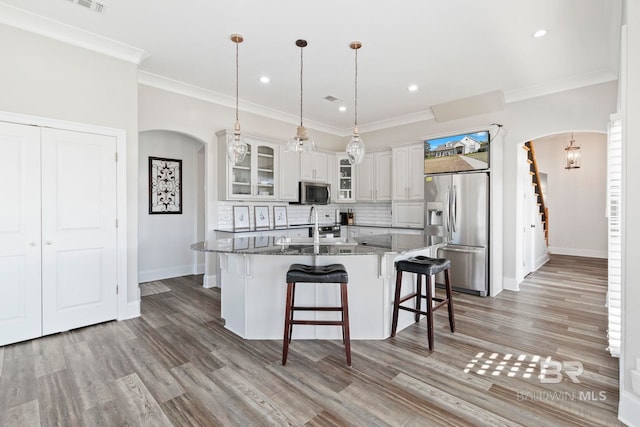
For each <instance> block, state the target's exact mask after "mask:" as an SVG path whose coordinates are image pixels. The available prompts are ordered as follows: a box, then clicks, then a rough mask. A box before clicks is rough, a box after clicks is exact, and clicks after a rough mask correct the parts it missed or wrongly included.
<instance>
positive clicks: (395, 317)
mask: <svg viewBox="0 0 640 427" xmlns="http://www.w3.org/2000/svg"><path fill="white" fill-rule="evenodd" d="M401 287H402V271H401V270H398V272H397V273H396V292H395V296H394V300H393V320H392V323H391V336H392V337H395V336H396V329H397V328H398V311H399V309H400V288H401Z"/></svg>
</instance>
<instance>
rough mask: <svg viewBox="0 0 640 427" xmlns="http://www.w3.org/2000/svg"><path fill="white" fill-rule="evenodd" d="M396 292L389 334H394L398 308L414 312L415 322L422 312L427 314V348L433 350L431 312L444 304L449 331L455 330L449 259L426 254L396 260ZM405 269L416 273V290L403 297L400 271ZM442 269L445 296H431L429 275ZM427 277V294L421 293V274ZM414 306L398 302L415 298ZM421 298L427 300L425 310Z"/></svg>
mask: <svg viewBox="0 0 640 427" xmlns="http://www.w3.org/2000/svg"><path fill="white" fill-rule="evenodd" d="M395 265H396V271H397V273H396V292H395V298H394V300H393V322H392V324H391V336H392V337H395V336H396V329H397V328H398V310H399V309H402V310H407V311H411V312H413V313H415V314H416V317H415V320H416V322H418V321H420V315H421V314H424V315H425V316H427V331H428V335H429V350H433V312H434V311H435V310H436V309H438V308H440V307H442V306H443V305H444V304H446V305H447V308H448V310H449V326H450V327H451V332H455V329H456V325H455V321H454V318H453V300H452V299H451V283H450V282H449V268H450V267H451V261H450V260H448V259H444V258H429V257H426V256H422V255H419V256H415V257H412V258H409V259H405V260H401V261H396V263H395ZM403 271H406V272H408V273H416V274H417V275H418V280H417V285H416V292H414V293H412V294H409V295H406V296H404V297H401V296H400V289H401V288H402V272H403ZM441 271H444V278H445V291H446V298H436V297H434V296H432V291H431V275H433V274H436V273H439V272H441ZM423 275H424V276H426V277H427V286H426V288H427V294H426V295H422V276H423ZM416 297H417V300H416V308H412V307H404V306H402V305H400V304H402V303H403V302H405V301H407V300H409V299H412V298H416ZM422 298H425V299H426V300H427V311H421V310H420V301H421V300H422ZM432 301H435V302H436V303H437V304H436V305H435V306H433V303H432Z"/></svg>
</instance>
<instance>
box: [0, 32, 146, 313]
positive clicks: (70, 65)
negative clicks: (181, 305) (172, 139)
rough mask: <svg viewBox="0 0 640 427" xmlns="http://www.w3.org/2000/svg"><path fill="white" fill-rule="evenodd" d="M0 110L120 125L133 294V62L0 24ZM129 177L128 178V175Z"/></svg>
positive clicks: (132, 296) (133, 297)
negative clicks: (124, 143) (124, 141)
mask: <svg viewBox="0 0 640 427" xmlns="http://www.w3.org/2000/svg"><path fill="white" fill-rule="evenodd" d="M0 63H1V64H3V65H2V66H1V67H0V94H2V95H1V96H0V110H3V111H10V112H14V113H21V114H28V115H32V116H41V117H47V118H53V119H59V120H67V121H73V122H80V123H86V124H92V125H98V126H105V127H112V128H118V129H124V130H125V131H126V134H127V136H126V137H127V152H126V161H127V176H128V177H129V179H128V180H127V182H126V183H122V186H121V184H120V183H119V184H118V190H119V191H121V190H122V191H126V193H127V269H128V271H127V282H128V288H127V299H128V301H129V302H130V303H134V302H135V301H137V300H138V250H137V246H138V230H137V223H138V215H137V206H138V187H137V182H136V177H137V175H138V96H137V95H138V83H137V79H138V74H137V66H136V65H134V64H131V63H128V62H124V61H121V60H118V59H113V58H110V57H107V56H105V55H101V54H98V53H94V52H91V51H89V50H86V49H81V48H77V47H73V46H70V45H68V44H65V43H62V42H58V41H55V40H52V39H49V38H46V37H42V36H39V35H36V34H33V33H29V32H26V31H22V30H18V29H16V28H13V27H10V26H7V25H3V24H0ZM131 177H133V178H131Z"/></svg>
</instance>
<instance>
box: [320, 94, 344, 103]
mask: <svg viewBox="0 0 640 427" xmlns="http://www.w3.org/2000/svg"><path fill="white" fill-rule="evenodd" d="M324 99H326V100H327V101H329V102H340V101H342V100H341V99H340V98H336V97H335V96H333V95H327V96H325V97H324Z"/></svg>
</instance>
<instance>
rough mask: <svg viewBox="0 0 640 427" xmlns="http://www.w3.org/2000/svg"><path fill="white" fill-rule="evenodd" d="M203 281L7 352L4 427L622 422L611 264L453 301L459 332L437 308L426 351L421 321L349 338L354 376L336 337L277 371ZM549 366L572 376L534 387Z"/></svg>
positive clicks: (0, 368)
mask: <svg viewBox="0 0 640 427" xmlns="http://www.w3.org/2000/svg"><path fill="white" fill-rule="evenodd" d="M200 283H201V277H200V276H189V277H182V278H177V279H170V280H163V281H161V284H162V285H164V286H166V287H168V288H170V291H168V292H163V293H157V294H150V295H148V296H145V297H143V299H142V316H141V317H139V318H136V319H131V320H127V321H123V322H108V323H104V324H100V325H96V326H91V327H87V328H82V329H78V330H74V331H70V332H66V333H62V334H57V335H53V336H49V337H44V338H41V339H37V340H33V341H28V342H23V343H18V344H14V345H10V346H6V347H0V374H1V375H0V425H2V426H38V425H42V426H75V425H82V426H92V425H105V426H119V425H130V426H138V425H152V426H164V425H167V426H169V425H176V426H187V425H194V426H195V425H197V426H209V425H242V426H249V425H305V424H306V425H310V426H327V425H358V426H364V425H366V426H370V425H394V426H396V425H421V426H423V425H434V426H436V425H442V426H451V425H491V426H495V425H508V426H514V425H523V426H545V425H548V426H562V425H579V426H586V425H621V424H620V423H619V422H618V421H617V418H616V414H617V403H618V359H615V358H612V357H610V356H609V354H608V352H607V351H606V346H607V340H606V326H607V319H606V308H605V307H604V301H605V290H606V260H599V259H588V258H576V257H567V256H553V257H552V259H551V261H550V262H549V263H547V265H545V266H544V267H543V268H542V269H540V270H539V271H538V272H536V273H534V274H532V275H530V277H528V278H527V279H526V280H525V283H524V284H523V285H522V290H521V291H520V292H517V293H516V292H508V291H505V292H502V293H501V294H500V295H499V296H498V297H496V298H480V297H474V296H469V295H464V294H460V293H454V309H455V317H456V332H455V333H454V334H451V333H450V331H449V329H448V321H447V313H446V310H444V311H443V310H439V311H437V312H436V314H435V319H436V322H435V323H436V327H435V330H436V332H435V349H434V351H433V352H431V353H430V352H429V351H428V350H427V335H426V334H427V328H426V324H425V321H424V320H423V321H421V322H420V323H419V324H416V325H413V326H411V327H409V328H407V329H405V330H404V331H401V332H399V333H398V335H397V336H396V337H395V338H393V339H387V340H385V341H352V355H353V367H352V368H348V367H346V366H345V362H344V350H343V347H342V345H341V342H338V341H293V342H292V344H291V346H290V349H289V359H288V361H287V365H286V366H285V367H283V366H282V365H281V351H282V342H281V341H244V340H242V339H239V338H238V337H236V336H235V335H234V334H232V333H231V332H229V331H227V330H225V329H224V327H223V321H222V319H220V315H219V313H220V292H219V290H217V289H204V288H202V287H201V286H200ZM283 286H285V285H284V283H283ZM547 357H551V359H552V360H553V361H557V362H565V365H564V369H562V370H558V371H553V370H551V372H549V373H548V374H547V375H546V377H545V378H546V380H545V381H546V382H543V381H542V380H541V379H540V378H539V375H540V371H541V362H542V361H543V360H545V359H546V358H547ZM580 364H581V366H582V367H583V369H584V370H583V371H582V372H581V373H580V371H579V370H578V369H579V367H580ZM530 365H531V366H530ZM527 370H529V371H527ZM578 373H579V375H576V374H578ZM560 375H561V377H560ZM572 375H573V379H575V380H577V381H579V382H574V381H573V380H572ZM556 380H557V381H559V382H557V383H556V382H555V381H556Z"/></svg>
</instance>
